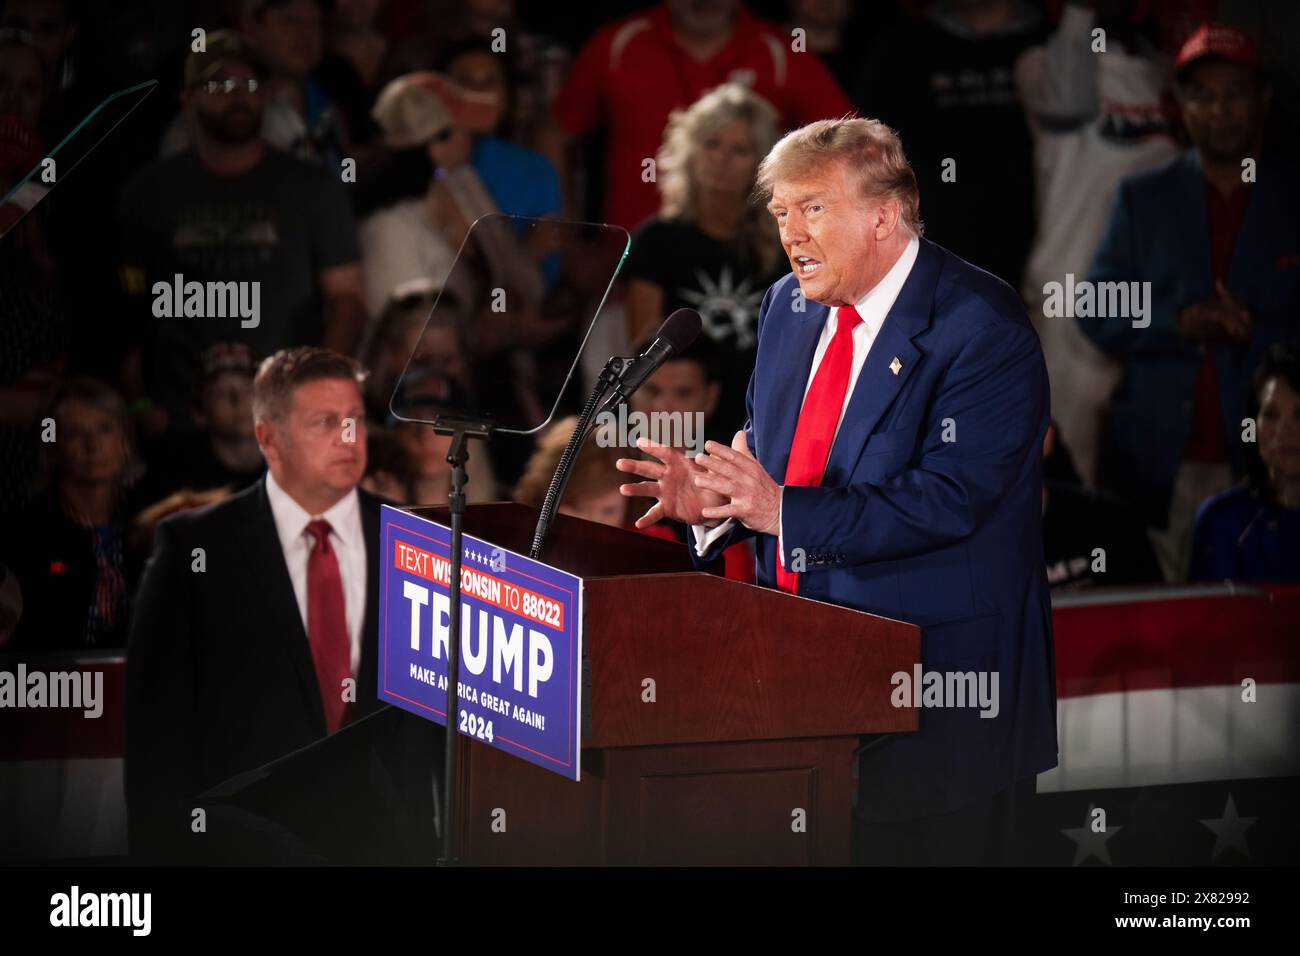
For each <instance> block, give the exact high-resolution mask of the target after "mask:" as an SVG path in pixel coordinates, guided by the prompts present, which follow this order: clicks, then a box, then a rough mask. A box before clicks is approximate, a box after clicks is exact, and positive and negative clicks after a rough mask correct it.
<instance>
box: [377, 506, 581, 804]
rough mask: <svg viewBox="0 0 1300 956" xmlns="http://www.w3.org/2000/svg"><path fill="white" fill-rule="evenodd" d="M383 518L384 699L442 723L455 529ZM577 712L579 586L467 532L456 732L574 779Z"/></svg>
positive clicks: (402, 514) (405, 517) (396, 514)
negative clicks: (452, 536) (449, 588)
mask: <svg viewBox="0 0 1300 956" xmlns="http://www.w3.org/2000/svg"><path fill="white" fill-rule="evenodd" d="M381 523H382V525H383V533H382V538H383V547H382V550H381V552H380V553H381V554H382V556H383V558H382V571H381V575H380V580H381V584H380V597H381V604H380V610H379V615H380V616H379V642H380V647H379V696H380V698H381V699H383V700H386V701H388V702H389V703H391V704H394V705H396V706H398V707H401V708H403V709H404V710H408V711H410V712H411V713H413V714H417V715H418V716H421V717H424V718H426V719H427V720H432V721H435V722H436V723H439V724H444V725H445V724H446V722H447V641H448V636H449V633H450V621H451V598H450V595H449V590H448V585H449V582H450V578H451V550H450V549H451V529H450V528H448V527H446V526H445V525H441V524H438V523H437V522H434V521H428V520H426V519H424V518H421V517H419V516H417V515H413V514H410V513H408V512H406V511H401V510H399V509H397V508H392V507H389V506H388V505H385V506H384V507H383V509H382V513H381ZM581 715H582V579H581V578H577V577H574V576H573V575H572V574H568V573H566V572H564V571H561V570H559V569H558V568H553V567H551V566H549V565H546V564H542V563H541V562H539V561H533V560H532V559H530V558H528V557H526V556H524V555H522V554H516V553H515V552H513V551H507V550H505V549H504V548H499V547H497V546H495V545H493V544H491V543H490V542H487V541H483V540H481V539H479V538H474V537H471V536H470V535H468V534H467V535H465V536H464V538H463V551H462V554H461V657H460V719H459V721H458V727H459V730H460V732H461V733H462V734H465V735H466V736H469V737H473V738H474V739H476V740H481V741H483V742H484V743H486V744H490V745H491V746H493V747H497V748H498V749H500V750H504V751H506V752H507V753H510V754H514V755H515V756H516V757H521V758H523V759H524V760H527V761H529V762H531V763H535V764H537V765H538V766H541V767H545V768H546V769H547V770H551V771H553V772H555V773H558V774H561V775H562V776H565V777H568V778H570V779H572V780H577V779H578V778H579V759H578V755H579V751H580V748H581V744H582V742H581V740H580V735H581V733H582V716H581Z"/></svg>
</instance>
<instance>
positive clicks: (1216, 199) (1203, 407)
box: [1183, 181, 1250, 462]
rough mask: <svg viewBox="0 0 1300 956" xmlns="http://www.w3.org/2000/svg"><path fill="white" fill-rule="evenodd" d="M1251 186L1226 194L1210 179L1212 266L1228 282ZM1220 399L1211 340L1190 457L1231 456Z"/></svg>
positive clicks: (1199, 383)
mask: <svg viewBox="0 0 1300 956" xmlns="http://www.w3.org/2000/svg"><path fill="white" fill-rule="evenodd" d="M1249 201H1250V187H1249V186H1243V187H1242V188H1241V189H1238V190H1236V191H1235V192H1233V194H1232V195H1231V196H1224V195H1223V194H1222V193H1220V192H1219V191H1218V190H1217V189H1215V188H1214V186H1212V185H1210V183H1209V182H1208V181H1207V182H1206V183H1205V211H1206V213H1207V216H1208V219H1209V223H1210V269H1211V271H1212V272H1213V273H1214V278H1215V279H1217V280H1219V281H1221V282H1223V283H1224V284H1225V285H1226V284H1227V282H1228V272H1229V271H1230V270H1231V269H1232V253H1233V250H1234V249H1236V248H1237V235H1238V233H1240V232H1241V223H1242V220H1244V219H1245V218H1246V203H1247V202H1249ZM1221 409H1222V406H1221V405H1220V403H1219V376H1218V371H1217V369H1216V368H1215V366H1214V346H1213V345H1209V344H1207V345H1206V347H1205V358H1204V359H1203V360H1202V361H1201V368H1200V371H1199V372H1197V373H1196V385H1195V389H1194V391H1193V393H1192V433H1191V435H1190V436H1188V439H1187V448H1186V450H1185V451H1184V452H1183V457H1184V458H1185V459H1187V460H1188V461H1200V462H1223V461H1227V460H1228V446H1227V442H1226V439H1225V438H1224V434H1223V412H1222V410H1221Z"/></svg>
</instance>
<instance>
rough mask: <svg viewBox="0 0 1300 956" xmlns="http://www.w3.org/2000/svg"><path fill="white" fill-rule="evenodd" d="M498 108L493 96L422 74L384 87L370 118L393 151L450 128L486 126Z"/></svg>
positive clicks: (425, 72) (407, 75) (425, 141)
mask: <svg viewBox="0 0 1300 956" xmlns="http://www.w3.org/2000/svg"><path fill="white" fill-rule="evenodd" d="M496 107H497V97H496V96H495V95H493V94H491V93H479V92H474V91H470V90H466V89H463V88H462V87H460V86H458V85H457V84H456V83H454V82H453V81H452V80H451V79H450V78H448V77H446V76H444V75H442V74H441V73H434V72H431V71H422V72H418V73H407V74H406V75H404V76H399V77H398V78H397V79H395V80H393V81H392V82H391V83H389V84H388V85H387V86H385V87H384V88H383V89H382V90H381V91H380V93H379V98H378V99H377V100H376V101H375V106H374V109H372V110H371V111H370V116H371V118H373V119H374V121H375V122H376V123H378V124H379V128H380V129H381V130H382V131H383V133H384V143H385V144H386V145H387V146H388V147H389V148H390V149H411V148H412V147H415V146H423V145H424V144H425V143H428V142H430V141H431V140H434V139H436V138H437V136H438V134H439V133H441V132H442V131H443V130H445V129H447V128H449V127H451V126H461V127H469V128H481V127H483V126H486V125H488V124H489V123H490V122H491V121H492V118H493V111H494V110H495V109H496Z"/></svg>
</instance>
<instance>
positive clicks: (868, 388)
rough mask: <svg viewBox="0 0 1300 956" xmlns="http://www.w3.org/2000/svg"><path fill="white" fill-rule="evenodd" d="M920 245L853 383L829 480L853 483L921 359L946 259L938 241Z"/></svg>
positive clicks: (826, 480) (825, 479) (830, 463)
mask: <svg viewBox="0 0 1300 956" xmlns="http://www.w3.org/2000/svg"><path fill="white" fill-rule="evenodd" d="M920 246H921V247H920V249H919V251H918V252H917V255H916V262H914V263H913V264H912V271H911V272H910V273H908V276H907V280H906V281H905V282H904V283H903V288H902V289H901V290H899V293H898V298H897V299H896V300H894V304H893V306H892V307H891V308H890V310H889V314H888V315H886V316H885V322H884V325H882V326H881V328H880V331H879V332H878V333H877V334H876V340H875V341H874V342H873V343H872V344H871V351H870V352H868V353H867V360H866V362H865V363H864V364H863V366H862V371H861V372H860V373H859V374H858V380H857V383H856V384H855V385H854V386H853V395H852V397H851V398H850V399H849V405H848V408H847V409H846V410H845V412H844V421H843V422H842V423H841V424H840V430H839V434H837V435H836V436H835V444H834V445H832V446H831V454H830V458H829V459H828V460H827V462H826V473H825V475H824V476H823V477H822V484H823V485H827V486H840V485H844V484H847V483H848V479H849V476H850V475H851V474H852V473H853V468H854V466H856V464H857V461H858V458H859V457H861V455H862V449H863V447H864V446H865V445H866V443H867V439H868V438H870V437H871V434H872V432H874V431H875V428H876V425H877V423H878V422H879V421H880V418H881V416H882V415H884V413H885V411H886V410H887V409H888V408H889V406H890V405H891V404H893V401H894V399H895V398H896V397H897V396H898V393H899V392H901V391H902V390H903V386H904V385H905V384H906V383H907V380H908V379H909V378H910V377H911V376H912V373H913V372H915V371H916V366H917V365H918V364H919V363H920V360H921V352H920V350H919V349H917V347H916V346H915V345H913V344H912V339H913V338H914V337H915V336H917V335H919V334H920V333H921V332H923V331H925V329H927V328H929V325H930V309H931V307H932V305H933V301H934V288H935V282H936V278H937V276H938V272H939V265H940V261H941V258H940V255H939V251H938V250H937V249H936V248H935V247H934V245H933V244H932V243H930V242H928V241H926V240H925V239H922V240H921V241H920ZM895 359H897V360H898V362H899V363H900V367H899V369H898V371H897V373H895V371H894V369H893V368H892V367H891V366H892V365H893V363H894V360H895Z"/></svg>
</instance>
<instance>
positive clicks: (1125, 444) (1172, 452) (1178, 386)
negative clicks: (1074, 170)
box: [1078, 150, 1300, 527]
mask: <svg viewBox="0 0 1300 956" xmlns="http://www.w3.org/2000/svg"><path fill="white" fill-rule="evenodd" d="M1088 278H1089V279H1091V280H1092V281H1094V282H1116V281H1120V282H1129V281H1138V282H1150V283H1151V291H1152V312H1151V324H1150V326H1149V327H1148V328H1134V327H1133V325H1132V323H1131V321H1129V320H1128V319H1125V318H1094V319H1079V320H1078V321H1079V326H1080V328H1081V329H1082V330H1083V332H1084V334H1085V335H1087V336H1088V337H1089V338H1090V339H1092V341H1093V342H1095V343H1096V344H1097V346H1098V347H1099V348H1101V349H1102V350H1103V351H1105V352H1108V353H1110V354H1111V355H1113V356H1115V357H1116V358H1117V359H1118V360H1119V361H1120V362H1121V363H1122V365H1123V377H1122V379H1121V381H1120V384H1119V387H1118V388H1117V389H1116V390H1115V394H1114V395H1113V396H1112V398H1111V402H1110V414H1109V416H1108V419H1107V427H1106V439H1105V444H1104V448H1103V452H1102V483H1103V484H1104V485H1106V487H1107V488H1108V489H1109V490H1111V491H1114V492H1116V493H1117V494H1119V495H1121V496H1122V497H1125V498H1127V499H1128V500H1129V501H1130V503H1132V504H1133V505H1134V506H1136V507H1138V508H1139V509H1141V510H1142V512H1143V513H1144V514H1145V515H1146V517H1147V521H1148V523H1150V524H1152V525H1154V526H1156V527H1164V525H1165V523H1166V520H1167V517H1168V512H1169V500H1170V496H1171V492H1172V489H1173V485H1174V480H1175V477H1176V476H1177V474H1178V468H1179V465H1180V464H1181V463H1182V460H1183V451H1184V449H1185V448H1186V447H1187V439H1188V437H1189V436H1190V434H1191V426H1192V395H1193V389H1194V385H1195V382H1196V374H1197V372H1198V370H1199V369H1200V367H1201V363H1202V358H1203V355H1204V353H1203V352H1202V347H1201V345H1200V344H1199V343H1197V342H1194V341H1192V340H1190V339H1187V338H1184V337H1183V336H1181V335H1179V334H1178V332H1176V331H1175V330H1174V317H1175V316H1176V315H1177V313H1178V311H1179V310H1180V309H1182V307H1183V306H1185V305H1189V304H1191V303H1193V302H1198V301H1200V300H1203V299H1208V298H1210V297H1211V296H1212V295H1213V294H1214V276H1213V274H1212V271H1211V266H1210V227H1209V219H1208V216H1207V213H1206V206H1205V176H1204V175H1203V173H1202V172H1201V163H1200V158H1199V155H1198V154H1197V152H1196V151H1195V150H1191V151H1189V152H1188V153H1186V154H1185V155H1183V156H1182V157H1181V158H1179V159H1176V160H1173V161H1172V162H1170V163H1168V164H1167V165H1165V166H1162V167H1159V168H1157V169H1154V170H1151V171H1149V172H1145V173H1140V174H1138V175H1136V176H1131V177H1129V178H1128V179H1126V180H1124V182H1122V183H1121V184H1120V187H1119V189H1118V191H1117V192H1116V195H1115V203H1114V207H1113V209H1112V212H1111V217H1110V223H1109V224H1108V226H1107V228H1106V232H1105V234H1104V236H1103V238H1102V241H1101V245H1100V246H1099V247H1098V249H1097V253H1096V256H1095V257H1094V259H1093V265H1092V269H1091V271H1090V273H1089V275H1088ZM1225 285H1226V286H1227V287H1228V290H1229V291H1230V292H1232V293H1233V294H1234V295H1236V296H1237V297H1239V298H1241V299H1242V300H1244V301H1245V302H1246V304H1247V305H1248V306H1249V307H1250V310H1251V312H1252V313H1253V315H1254V317H1255V333H1254V335H1253V337H1252V338H1251V339H1250V341H1248V342H1245V343H1242V344H1228V343H1225V344H1220V345H1217V346H1215V347H1214V362H1215V371H1216V372H1217V376H1218V384H1219V400H1220V409H1221V411H1222V415H1223V428H1224V438H1225V440H1226V442H1227V447H1228V452H1229V454H1230V456H1231V465H1232V467H1233V471H1234V472H1235V473H1237V474H1240V473H1241V472H1242V471H1243V470H1244V467H1245V462H1244V458H1243V455H1242V442H1241V436H1242V419H1243V418H1245V417H1246V399H1247V392H1248V390H1249V387H1250V377H1251V375H1252V374H1253V373H1254V371H1255V368H1256V366H1258V365H1259V363H1260V360H1261V359H1262V358H1263V355H1264V352H1265V350H1267V348H1268V346H1269V345H1271V344H1273V343H1275V342H1292V343H1294V342H1296V341H1300V172H1297V170H1296V169H1295V167H1294V166H1291V165H1290V164H1288V163H1286V162H1285V161H1284V160H1282V159H1280V158H1277V157H1274V156H1270V155H1268V154H1265V155H1264V156H1262V157H1261V158H1260V160H1259V164H1258V166H1257V168H1256V182H1255V184H1254V186H1253V187H1252V188H1251V193H1250V198H1249V200H1248V205H1247V206H1246V214H1245V219H1244V220H1243V221H1242V225H1241V232H1240V233H1239V235H1238V237H1237V245H1236V249H1235V251H1234V252H1233V257H1232V268H1231V270H1230V271H1229V273H1228V279H1227V281H1226V283H1225Z"/></svg>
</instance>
